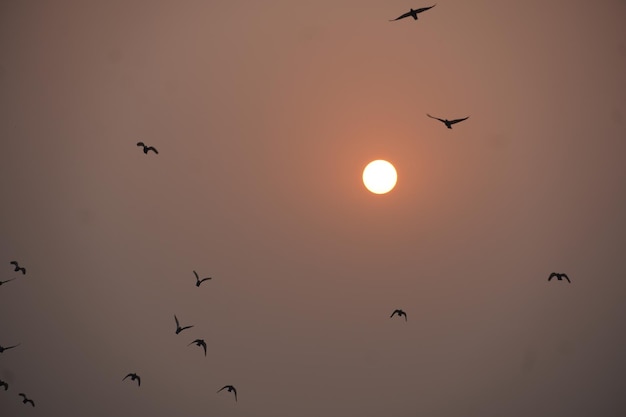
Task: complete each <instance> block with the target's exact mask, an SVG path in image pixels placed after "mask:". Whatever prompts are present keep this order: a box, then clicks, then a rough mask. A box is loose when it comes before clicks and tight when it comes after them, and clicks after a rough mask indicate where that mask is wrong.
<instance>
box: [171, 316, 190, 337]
mask: <svg viewBox="0 0 626 417" xmlns="http://www.w3.org/2000/svg"><path fill="white" fill-rule="evenodd" d="M174 320H176V334H178V333H180V332H182V331H183V330H185V329H190V328H192V327H193V326H185V327H180V324H178V317H176V314H174Z"/></svg>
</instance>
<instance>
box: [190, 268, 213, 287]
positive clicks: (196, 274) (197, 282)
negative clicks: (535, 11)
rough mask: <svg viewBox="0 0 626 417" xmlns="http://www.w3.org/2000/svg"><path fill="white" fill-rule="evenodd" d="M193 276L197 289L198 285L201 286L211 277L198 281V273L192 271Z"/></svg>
mask: <svg viewBox="0 0 626 417" xmlns="http://www.w3.org/2000/svg"><path fill="white" fill-rule="evenodd" d="M193 274H194V275H195V276H196V287H199V286H200V284H202V283H203V282H204V281H206V280H208V279H212V278H211V277H206V278H202V279H200V278H199V277H198V273H197V272H196V271H193Z"/></svg>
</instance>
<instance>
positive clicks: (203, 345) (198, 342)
mask: <svg viewBox="0 0 626 417" xmlns="http://www.w3.org/2000/svg"><path fill="white" fill-rule="evenodd" d="M194 343H195V344H196V346H202V348H203V349H204V356H206V342H205V341H204V339H196V340H194V341H193V342H191V343H189V344H188V345H187V346H191V345H193V344H194Z"/></svg>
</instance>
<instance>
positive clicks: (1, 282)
mask: <svg viewBox="0 0 626 417" xmlns="http://www.w3.org/2000/svg"><path fill="white" fill-rule="evenodd" d="M14 279H15V278H11V279H7V280H6V281H0V285H2V284H6V283H7V282H9V281H13V280H14Z"/></svg>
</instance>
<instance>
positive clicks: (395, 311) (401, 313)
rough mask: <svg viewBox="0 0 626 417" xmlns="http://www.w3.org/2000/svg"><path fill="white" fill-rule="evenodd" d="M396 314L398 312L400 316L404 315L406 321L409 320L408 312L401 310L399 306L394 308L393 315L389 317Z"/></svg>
mask: <svg viewBox="0 0 626 417" xmlns="http://www.w3.org/2000/svg"><path fill="white" fill-rule="evenodd" d="M395 314H397V315H398V317H400V316H404V321H407V317H406V313H405V312H404V311H402V310H400V309H399V308H398V309H395V310H393V313H391V316H389V318H392V317H393V316H394V315H395Z"/></svg>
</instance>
